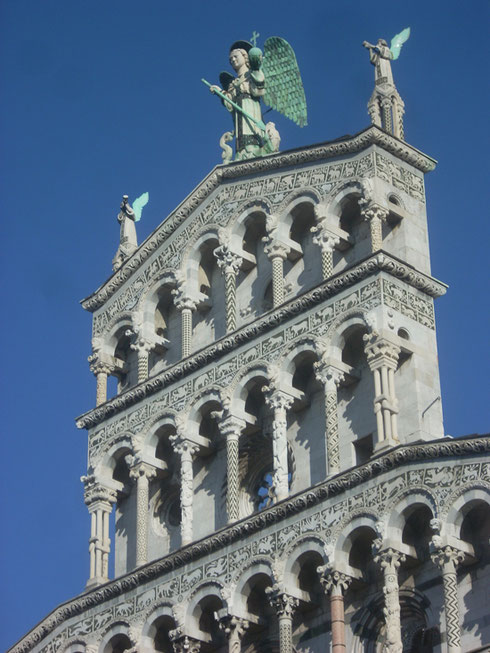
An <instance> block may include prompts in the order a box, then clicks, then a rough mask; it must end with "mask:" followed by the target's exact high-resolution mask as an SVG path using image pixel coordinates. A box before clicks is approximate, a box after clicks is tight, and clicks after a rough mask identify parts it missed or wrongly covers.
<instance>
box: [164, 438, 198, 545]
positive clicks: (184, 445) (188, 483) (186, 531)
mask: <svg viewBox="0 0 490 653" xmlns="http://www.w3.org/2000/svg"><path fill="white" fill-rule="evenodd" d="M170 441H171V443H172V447H173V449H174V451H175V453H177V454H178V455H179V456H180V510H181V524H180V532H181V542H182V546H185V545H186V544H189V543H190V542H192V520H193V500H194V473H193V469H192V457H193V456H194V454H195V453H197V451H198V450H199V447H198V446H197V445H196V444H194V443H193V442H191V441H190V440H186V439H185V438H183V437H181V436H180V435H172V436H170Z"/></svg>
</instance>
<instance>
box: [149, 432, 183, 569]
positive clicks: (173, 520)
mask: <svg viewBox="0 0 490 653" xmlns="http://www.w3.org/2000/svg"><path fill="white" fill-rule="evenodd" d="M175 433H176V430H175V425H174V424H173V422H172V421H171V420H169V419H168V420H165V419H164V420H162V421H161V422H160V423H159V424H157V425H155V428H154V429H153V431H152V433H151V436H150V438H149V443H148V449H150V448H151V449H150V450H151V452H152V455H154V456H155V458H156V459H157V461H159V462H160V463H161V464H162V466H163V468H164V469H163V470H161V471H160V472H159V474H158V476H157V478H156V479H155V480H154V481H153V482H152V483H151V485H150V508H151V510H152V513H151V514H152V520H151V528H150V533H149V538H148V551H149V557H150V559H154V558H158V557H161V556H162V555H165V554H167V553H170V552H171V551H175V550H176V549H177V548H178V547H179V546H180V542H181V536H180V522H181V508H180V460H179V456H178V454H176V453H175V451H174V450H173V447H172V441H171V438H172V436H174V435H175Z"/></svg>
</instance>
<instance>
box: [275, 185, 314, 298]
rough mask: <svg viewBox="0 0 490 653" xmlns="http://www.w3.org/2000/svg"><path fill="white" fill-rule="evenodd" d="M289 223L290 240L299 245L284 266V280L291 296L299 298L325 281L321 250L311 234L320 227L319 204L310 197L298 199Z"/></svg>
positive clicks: (289, 216) (291, 252) (292, 251)
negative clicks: (318, 223)
mask: <svg viewBox="0 0 490 653" xmlns="http://www.w3.org/2000/svg"><path fill="white" fill-rule="evenodd" d="M286 220H287V222H288V226H289V233H288V237H289V239H290V240H291V242H292V243H294V244H295V245H294V247H292V248H291V251H290V254H289V257H288V260H287V261H285V263H284V268H283V269H284V279H285V283H286V285H287V286H290V287H291V294H292V295H297V294H298V293H301V292H304V291H305V290H308V289H309V288H311V287H313V286H315V285H316V284H318V283H320V282H321V281H322V264H321V250H320V248H319V247H318V245H316V244H315V243H313V234H312V231H311V229H312V227H314V226H315V224H316V217H315V203H314V202H313V201H312V199H311V198H309V197H302V198H297V199H296V201H295V202H294V203H293V204H292V206H290V207H289V210H288V214H287V218H286Z"/></svg>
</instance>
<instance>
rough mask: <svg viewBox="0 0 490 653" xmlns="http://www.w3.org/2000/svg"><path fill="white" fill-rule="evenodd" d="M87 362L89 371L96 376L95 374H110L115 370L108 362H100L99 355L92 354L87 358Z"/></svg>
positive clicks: (96, 353) (97, 353)
mask: <svg viewBox="0 0 490 653" xmlns="http://www.w3.org/2000/svg"><path fill="white" fill-rule="evenodd" d="M87 360H88V362H89V367H90V371H91V372H92V373H93V374H95V376H97V374H107V375H109V374H112V372H113V371H114V369H115V366H114V365H111V364H110V363H109V362H108V361H103V360H101V357H100V353H99V352H94V353H93V354H91V355H90V356H88V358H87Z"/></svg>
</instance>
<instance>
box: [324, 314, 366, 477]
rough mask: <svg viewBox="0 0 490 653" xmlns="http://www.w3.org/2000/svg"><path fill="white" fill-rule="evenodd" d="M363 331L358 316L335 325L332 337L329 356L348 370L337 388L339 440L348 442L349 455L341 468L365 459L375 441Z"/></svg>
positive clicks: (363, 324) (363, 326) (361, 462)
mask: <svg viewBox="0 0 490 653" xmlns="http://www.w3.org/2000/svg"><path fill="white" fill-rule="evenodd" d="M367 333H368V327H367V326H366V324H365V322H364V320H363V319H362V318H361V317H360V316H359V317H353V318H351V319H349V320H347V321H346V322H345V323H343V324H341V325H339V330H338V332H337V335H335V336H334V337H333V338H332V343H333V347H332V352H333V358H334V359H336V360H339V359H340V361H341V363H342V364H343V366H344V368H343V369H347V370H349V371H346V372H345V373H344V378H343V381H342V383H341V384H340V385H339V387H338V390H337V398H338V406H337V414H338V425H339V439H340V441H343V442H349V443H351V445H350V456H349V458H346V457H345V454H344V459H343V460H342V459H341V467H342V466H343V467H347V466H350V465H352V464H354V465H361V464H363V463H365V462H367V461H368V460H369V459H370V457H371V455H372V453H373V450H374V446H375V443H376V438H375V434H376V418H375V414H374V408H373V404H374V397H375V391H374V380H373V375H372V372H371V370H370V369H369V365H368V362H367V357H366V354H365V352H364V336H365V335H366V334H367ZM344 451H345V449H344ZM346 453H347V452H346ZM341 457H342V452H341Z"/></svg>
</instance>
